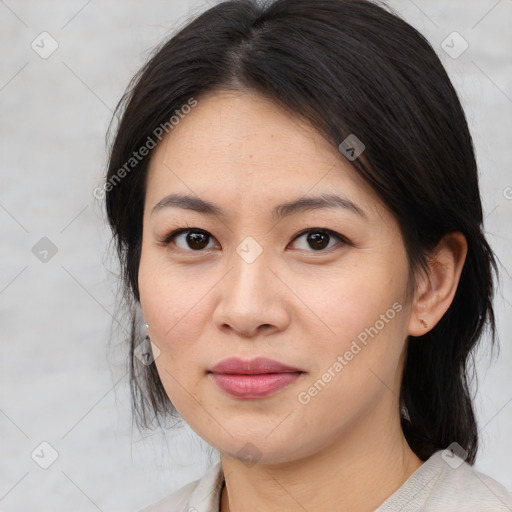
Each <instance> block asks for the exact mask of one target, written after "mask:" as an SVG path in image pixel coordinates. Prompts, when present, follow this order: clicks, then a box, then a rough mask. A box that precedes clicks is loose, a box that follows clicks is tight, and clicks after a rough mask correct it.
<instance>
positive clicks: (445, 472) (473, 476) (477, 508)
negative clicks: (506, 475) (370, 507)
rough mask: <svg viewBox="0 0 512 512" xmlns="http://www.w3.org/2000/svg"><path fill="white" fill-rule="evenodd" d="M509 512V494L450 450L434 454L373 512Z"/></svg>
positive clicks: (511, 510) (510, 506)
mask: <svg viewBox="0 0 512 512" xmlns="http://www.w3.org/2000/svg"><path fill="white" fill-rule="evenodd" d="M400 507H402V508H403V510H407V511H411V512H413V511H414V512H416V511H418V512H419V511H428V512H456V511H464V512H507V511H508V512H512V495H511V494H510V493H509V492H508V491H507V489H506V488H505V487H504V486H503V485H502V484H500V483H499V482H497V481H496V480H494V479H492V478H491V477H489V476H487V475H485V474H483V473H480V472H479V471H476V470H475V469H474V468H473V466H471V465H470V464H468V463H467V462H465V461H464V460H462V459H461V458H459V457H457V456H456V455H454V454H453V453H452V452H450V451H449V450H442V451H438V452H436V453H434V454H433V455H432V456H431V457H430V458H429V459H428V460H427V461H425V462H424V463H423V465H422V466H420V467H419V468H418V469H417V470H416V471H415V472H414V473H413V474H412V475H411V476H410V477H409V479H408V480H407V481H406V482H405V483H404V484H403V485H402V486H401V487H400V488H399V489H398V490H397V491H396V492H395V493H394V494H392V495H391V496H390V497H389V498H388V499H387V500H386V501H385V502H384V503H383V504H382V505H381V506H380V507H379V508H378V509H377V511H376V512H388V511H394V510H401V509H402V508H400Z"/></svg>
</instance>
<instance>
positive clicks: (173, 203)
mask: <svg viewBox="0 0 512 512" xmlns="http://www.w3.org/2000/svg"><path fill="white" fill-rule="evenodd" d="M169 207H174V208H182V209H185V210H192V211H195V212H198V213H203V214H205V215H215V216H217V217H223V216H225V213H224V212H223V211H222V209H221V208H219V207H218V206H216V205H215V204H213V203H211V202H210V201H206V200H204V199H201V198H198V197H194V196H191V195H183V194H170V195H168V196H166V197H164V198H163V199H161V200H160V201H158V203H156V204H155V206H153V209H152V210H151V215H153V214H154V213H155V212H157V211H158V210H161V209H163V208H169ZM318 208H344V209H347V210H349V211H351V212H353V213H355V214H357V215H359V216H361V217H363V218H364V219H368V216H367V215H366V213H365V212H364V210H363V209H362V208H360V207H359V206H357V205H356V204H355V203H353V202H352V201H351V200H350V199H348V198H346V197H342V196H339V195H337V194H322V195H320V196H309V197H308V196H306V197H301V198H299V199H296V200H294V201H290V202H287V203H283V204H279V205H277V206H275V207H274V209H273V210H272V217H273V218H274V219H276V220H280V219H282V218H284V217H288V216H290V215H293V214H295V213H298V212H305V211H308V210H315V209H318Z"/></svg>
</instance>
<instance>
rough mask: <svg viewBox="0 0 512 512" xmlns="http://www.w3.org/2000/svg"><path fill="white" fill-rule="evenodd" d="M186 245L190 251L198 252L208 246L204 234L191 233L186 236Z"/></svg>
mask: <svg viewBox="0 0 512 512" xmlns="http://www.w3.org/2000/svg"><path fill="white" fill-rule="evenodd" d="M187 243H188V245H189V247H190V248H191V249H197V250H199V249H204V248H205V247H206V246H207V245H208V240H207V236H206V235H205V234H204V233H198V232H192V233H189V234H188V235H187Z"/></svg>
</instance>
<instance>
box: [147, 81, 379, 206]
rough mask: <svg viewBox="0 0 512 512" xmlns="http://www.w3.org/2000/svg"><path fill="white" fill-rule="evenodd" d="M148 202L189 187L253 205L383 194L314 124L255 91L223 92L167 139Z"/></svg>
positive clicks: (158, 151)
mask: <svg viewBox="0 0 512 512" xmlns="http://www.w3.org/2000/svg"><path fill="white" fill-rule="evenodd" d="M147 185H148V186H147V196H148V200H149V201H148V202H149V203H151V202H153V203H156V202H157V201H159V200H161V198H162V196H163V195H165V193H171V192H181V193H189V194H190V193H192V194H197V195H199V196H201V197H203V198H206V197H209V196H215V197H223V198H224V199H227V200H229V198H230V197H231V199H232V200H233V201H234V200H235V198H237V199H240V198H241V197H245V198H246V199H248V200H251V204H256V203H255V199H257V202H258V203H259V204H264V203H269V204H270V203H272V202H274V201H279V202H283V200H285V199H286V198H290V197H298V196H303V195H306V194H309V193H311V194H316V195H318V194H319V193H326V192H333V193H336V192H337V193H342V194H343V195H344V196H346V197H349V198H350V199H352V200H353V201H354V202H359V203H360V204H366V210H368V209H373V208H374V207H375V206H376V203H377V202H378V198H377V196H376V194H375V193H374V192H373V191H372V190H371V189H370V187H369V186H368V185H367V184H366V183H365V182H364V181H363V179H362V178H361V177H360V176H359V175H358V174H357V172H356V171H355V170H354V169H353V168H352V166H351V165H350V163H349V162H348V161H347V160H346V159H345V157H344V156H342V155H341V154H340V153H339V151H338V150H337V148H335V147H333V146H332V145H331V144H330V143H328V142H327V141H326V140H325V139H324V138H323V137H322V136H321V135H320V133H318V132H317V131H316V130H315V129H314V128H312V127H311V126H310V125H309V124H307V123H306V122H304V121H302V120H300V119H299V118H298V117H296V116H293V115H291V114H290V113H288V112H286V111H284V110H283V109H282V108H280V107H279V106H278V105H276V104H275V103H273V102H271V101H269V100H267V99H266V98H264V97H262V96H260V95H258V94H256V93H251V92H245V91H244V92H240V91H216V92H213V93H210V94H208V95H207V96H204V97H201V98H200V99H198V100H197V105H196V106H195V107H194V108H193V109H191V110H190V111H189V113H188V114H186V115H183V116H182V117H181V118H180V121H179V122H178V123H177V124H176V125H175V126H174V127H173V128H172V130H171V131H170V132H169V133H168V134H167V135H166V136H165V137H164V138H163V139H162V142H161V143H160V144H158V146H157V147H156V148H155V150H154V151H153V155H152V157H151V162H150V166H149V170H148V181H147Z"/></svg>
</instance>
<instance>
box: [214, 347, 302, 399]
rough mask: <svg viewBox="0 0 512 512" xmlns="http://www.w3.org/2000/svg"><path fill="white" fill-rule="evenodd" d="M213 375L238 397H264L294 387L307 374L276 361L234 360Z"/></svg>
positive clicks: (223, 364)
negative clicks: (292, 385)
mask: <svg viewBox="0 0 512 512" xmlns="http://www.w3.org/2000/svg"><path fill="white" fill-rule="evenodd" d="M208 373H209V375H210V376H211V378H212V379H213V381H214V382H215V384H216V385H217V386H218V387H219V388H220V389H221V390H222V391H224V392H225V393H227V394H229V395H231V396H234V397H237V398H264V397H266V396H270V395H272V394H274V393H276V392H277V391H279V390H281V389H284V388H286V387H288V386H290V385H291V384H293V383H294V382H295V381H296V380H297V379H298V378H299V377H300V376H301V375H302V374H303V373H304V372H303V371H301V370H299V369H298V368H293V367H291V366H288V365H285V364H283V363H280V362H278V361H274V360H273V359H267V358H265V357H257V358H256V359H251V360H249V361H244V360H242V359H239V358H236V357H231V358H228V359H224V360H223V361H221V362H220V363H218V364H216V365H215V366H214V367H213V368H212V369H211V370H209V372H208Z"/></svg>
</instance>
